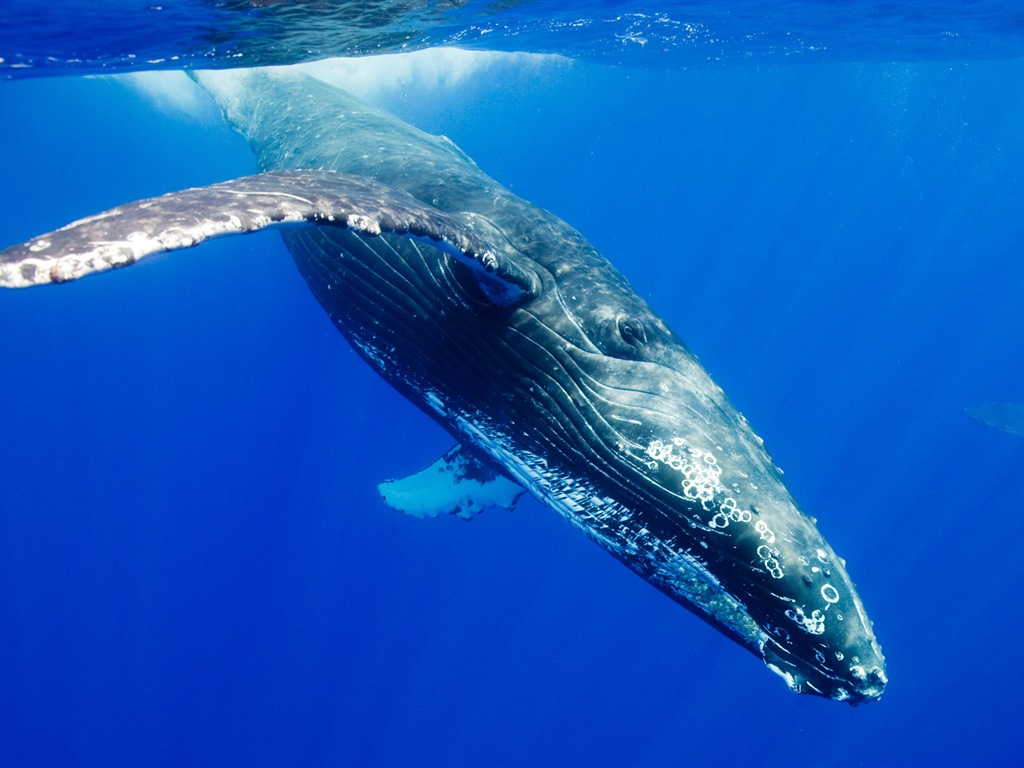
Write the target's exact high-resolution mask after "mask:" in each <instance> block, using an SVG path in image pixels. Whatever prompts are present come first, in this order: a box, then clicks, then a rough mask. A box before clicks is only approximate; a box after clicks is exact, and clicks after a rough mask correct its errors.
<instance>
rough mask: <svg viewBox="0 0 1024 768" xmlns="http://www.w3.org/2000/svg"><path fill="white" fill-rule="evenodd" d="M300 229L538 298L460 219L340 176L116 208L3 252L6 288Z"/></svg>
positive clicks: (200, 190)
mask: <svg viewBox="0 0 1024 768" xmlns="http://www.w3.org/2000/svg"><path fill="white" fill-rule="evenodd" d="M300 224H306V225H319V226H330V227H339V228H342V229H351V230H354V231H357V232H361V233H363V234H366V235H370V236H373V235H379V234H381V233H382V232H393V233H397V234H401V235H405V236H408V237H411V238H416V239H420V240H427V241H429V242H431V244H432V245H434V246H436V247H438V248H441V249H442V250H444V251H445V252H447V253H448V254H449V255H451V256H453V257H454V258H456V259H457V260H458V261H460V262H462V263H463V264H465V265H467V266H469V267H470V268H471V269H472V270H473V272H474V273H475V274H476V275H477V279H478V280H479V281H480V283H481V287H482V288H483V289H484V291H485V293H486V294H487V295H488V296H489V297H491V298H492V300H494V301H495V303H498V304H503V305H514V304H519V303H521V302H523V301H525V300H527V299H528V298H530V297H531V296H532V295H533V294H534V293H535V291H536V289H537V285H538V283H537V278H536V276H535V275H533V274H531V273H530V272H529V271H528V270H526V269H524V268H523V267H521V266H520V265H518V264H516V263H515V262H513V261H512V260H511V259H510V258H508V257H507V256H506V255H504V254H503V253H501V252H500V251H499V250H497V249H495V248H493V247H492V246H491V244H490V243H488V242H487V241H485V240H484V239H483V238H481V237H480V236H479V235H478V234H477V233H476V232H474V231H473V229H472V228H470V227H469V226H468V225H466V224H464V223H462V222H461V221H459V220H458V219H456V218H454V217H452V216H450V215H448V214H446V213H444V212H442V211H440V210H438V209H436V208H433V207H432V206H429V205H425V204H423V203H421V202H420V201H418V200H417V199H416V198H414V197H412V196H411V195H409V194H407V193H405V192H402V191H400V190H396V189H393V188H391V187H388V186H385V185H383V184H378V183H376V182H372V181H369V180H367V179H363V178H359V177H356V176H349V175H346V174H342V173H335V172H333V171H271V172H268V173H261V174H257V175H255V176H246V177H244V178H240V179H235V180H234V181H227V182H224V183H222V184H214V185H212V186H209V187H196V188H194V189H187V190H184V191H182V192H173V193H171V194H167V195H163V196H162V197H153V198H149V199H147V200H139V201H137V202H134V203H128V204H127V205H122V206H119V207H117V208H111V209H110V210H108V211H104V212H103V213H99V214H96V215H95V216H90V217H88V218H85V219H80V220H79V221H76V222H74V223H72V224H69V225H67V226H66V227H63V228H62V229H58V230H56V231H55V232H51V233H49V234H46V235H40V236H39V237H36V238H33V239H32V240H29V241H28V242H25V243H21V244H19V245H14V246H11V247H10V248H7V249H6V250H3V251H0V287H5V288H25V287H28V286H33V285H44V284H46V283H63V282H67V281H69V280H76V279H78V278H80V277H84V276H85V275H89V274H92V273H94V272H103V271H106V270H109V269H115V268H117V267H125V266H128V265H130V264H134V263H135V262H137V261H139V260H140V259H142V258H145V257H146V256H151V255H153V254H157V253H163V252H166V251H175V250H180V249H182V248H191V247H193V246H195V245H199V243H201V242H203V241H204V240H207V239H209V238H212V237H218V236H221V235H235V234H247V233H250V232H256V231H259V230H262V229H266V228H268V227H274V226H281V225H300Z"/></svg>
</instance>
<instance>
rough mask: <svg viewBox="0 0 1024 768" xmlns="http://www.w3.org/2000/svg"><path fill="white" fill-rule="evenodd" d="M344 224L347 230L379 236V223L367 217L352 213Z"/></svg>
mask: <svg viewBox="0 0 1024 768" xmlns="http://www.w3.org/2000/svg"><path fill="white" fill-rule="evenodd" d="M345 223H346V224H347V225H348V227H349V229H354V230H356V231H357V232H365V233H366V234H368V235H379V234H380V222H378V221H375V220H374V219H371V218H370V217H369V216H364V215H363V214H359V213H353V214H350V215H349V216H348V218H346V219H345Z"/></svg>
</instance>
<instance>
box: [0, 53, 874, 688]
mask: <svg viewBox="0 0 1024 768" xmlns="http://www.w3.org/2000/svg"><path fill="white" fill-rule="evenodd" d="M195 77H196V79H197V81H198V82H199V83H200V85H202V86H203V87H204V88H205V89H206V90H207V91H208V92H210V93H211V94H212V96H213V97H214V99H215V100H216V101H217V103H218V104H219V105H220V107H221V109H222V111H223V112H224V114H225V117H226V119H227V120H228V121H229V122H230V124H231V125H232V126H233V127H234V128H235V129H236V130H237V131H238V132H239V133H241V134H242V135H243V136H244V137H245V138H246V139H247V141H248V142H249V145H250V147H251V148H252V150H253V152H254V153H255V155H256V157H257V159H258V163H259V167H260V169H261V173H259V174H257V175H255V176H250V177H246V178H241V179H235V180H232V181H227V182H224V183H221V184H216V185H213V186H209V187H204V188H197V189H190V190H185V191H181V192H174V193H170V194H168V195H165V196H163V197H158V198H152V199H149V200H143V201H138V202H134V203H129V204H127V205H123V206H120V207H118V208H114V209H111V210H109V211H106V212H103V213H100V214H98V215H95V216H92V217H89V218H86V219H82V220H80V221H77V222H74V223H72V224H69V225H68V226H66V227H64V228H62V229H60V230H57V231H55V232H51V233H48V234H45V235H41V236H39V237H36V238H34V239H32V240H29V241H27V242H25V243H21V244H18V245H13V246H11V247H9V248H7V249H6V250H4V251H2V252H0V286H5V287H12V288H18V287H28V286H36V285H43V284H47V283H61V282H65V281H68V280H74V279H77V278H80V277H82V276H85V275H88V274H91V273H94V272H102V271H105V270H109V269H112V268H117V267H124V266H128V265H131V264H133V263H136V262H138V261H139V260H141V259H144V258H146V257H148V256H149V255H151V254H156V253H161V252H166V251H173V250H177V249H182V248H189V247H192V246H195V245H198V244H200V243H201V242H203V241H204V240H206V239H209V238H212V237H216V236H223V235H232V234H240V233H247V232H253V231H257V230H262V229H266V228H271V227H273V228H277V229H279V231H280V233H281V235H282V237H283V238H284V241H285V243H286V245H287V247H288V250H289V251H290V253H291V254H292V256H293V258H294V260H295V263H296V265H297V267H298V269H299V271H300V272H301V274H302V276H303V277H304V278H305V280H306V282H307V284H308V285H309V288H310V289H311V291H312V293H313V294H314V296H315V297H316V299H317V301H318V302H319V303H320V305H321V306H322V307H323V309H324V310H325V312H326V313H327V314H328V316H329V317H330V319H331V320H332V321H333V323H334V324H335V326H336V327H337V328H338V330H339V331H340V332H341V333H342V335H343V336H344V337H345V338H346V339H347V340H348V341H349V342H350V343H351V344H352V346H353V347H354V348H355V350H356V351H357V352H358V353H359V355H360V356H361V357H362V358H363V359H364V360H365V361H366V362H367V363H368V364H369V365H370V366H371V367H372V368H373V369H374V370H375V371H377V373H379V374H380V375H381V376H382V377H383V378H384V379H385V380H386V381H387V382H388V383H390V384H391V385H392V386H393V387H395V388H396V389H397V390H398V391H399V392H401V393H402V394H403V395H404V396H405V397H407V398H408V399H409V400H410V401H412V402H413V403H415V404H416V405H417V406H419V407H420V408H421V409H422V410H423V411H424V412H426V413H427V414H428V415H429V416H431V417H432V418H434V419H435V420H436V421H437V422H438V423H440V424H441V425H442V426H443V427H444V428H445V429H446V430H447V431H448V432H449V433H450V434H451V435H452V436H453V437H454V438H455V439H456V440H457V441H458V444H457V446H456V447H455V448H453V449H452V450H451V451H449V452H448V453H447V454H446V455H445V456H443V457H441V459H439V460H438V462H436V463H435V464H434V465H432V466H431V467H428V468H426V469H425V470H423V471H422V472H420V473H418V474H417V475H414V476H413V477H410V478H406V479H404V480H398V481H392V482H388V483H384V484H382V485H381V487H380V491H381V495H382V496H383V498H384V500H385V501H386V502H387V503H388V504H390V505H391V506H393V507H395V508H397V509H399V510H401V511H404V512H406V513H408V514H411V515H416V516H420V517H427V516H434V515H437V514H440V513H443V512H450V513H452V514H456V515H459V516H461V517H467V518H468V517H472V516H473V515H475V514H478V513H480V512H481V511H482V510H484V509H486V508H488V507H495V506H498V507H506V508H511V507H513V506H514V505H515V503H516V500H517V499H518V498H519V496H520V495H521V494H522V493H524V492H529V493H530V494H532V495H533V496H534V497H536V498H537V499H538V500H539V501H540V502H541V503H543V504H544V505H546V506H547V507H549V508H550V509H552V510H553V511H555V512H556V513H558V514H559V515H561V516H562V517H563V518H564V519H565V520H566V521H568V522H569V523H570V524H571V525H572V526H574V527H575V528H576V529H578V530H579V531H580V532H581V533H583V534H584V535H585V536H587V537H588V538H589V539H591V540H592V541H594V542H596V543H597V544H598V545H600V546H601V547H603V548H604V549H605V550H607V551H608V552H609V553H611V554H612V555H613V556H614V557H616V558H617V559H618V560H620V561H621V562H622V563H624V564H625V565H626V566H628V567H629V568H630V569H632V570H633V571H634V572H636V573H637V574H638V575H639V576H641V577H642V578H643V579H645V580H646V581H648V582H649V583H651V584H652V585H654V586H655V587H657V588H658V589H659V590H661V591H662V592H664V593H665V594H666V595H668V596H669V597H671V598H672V599H674V600H675V601H677V602H678V603H679V604H681V605H682V606H684V607H686V608H687V609H689V610H691V611H692V612H694V613H695V614H696V615H697V616H699V617H700V618H702V619H704V620H705V621H706V622H708V623H709V624H711V625H712V626H714V627H715V628H717V629H718V630H719V631H721V632H722V633H724V634H725V635H726V636H728V637H730V638H731V639H732V640H734V641H736V642H737V643H739V644H740V645H742V646H743V647H745V648H747V649H748V650H749V651H750V652H752V653H754V654H755V655H756V656H758V657H759V658H761V659H762V660H763V661H764V662H765V664H766V665H767V666H768V667H769V668H770V669H771V670H773V671H774V672H776V673H777V674H778V675H780V676H781V677H782V678H783V679H784V680H785V682H786V683H787V684H788V686H789V687H790V688H791V689H792V690H793V691H796V692H799V693H808V694H814V695H819V696H824V697H827V698H831V699H835V700H840V701H847V702H850V703H852V704H858V703H861V702H865V701H870V700H874V699H877V698H879V697H880V696H881V695H882V692H883V690H884V687H885V684H886V682H887V678H886V673H885V661H884V658H883V656H882V652H881V649H880V647H879V645H878V642H877V641H876V638H875V635H874V632H873V629H872V625H871V622H870V621H869V619H868V617H867V614H866V612H865V609H864V606H863V604H862V602H861V599H860V597H859V596H858V594H857V591H856V589H855V587H854V585H853V582H852V581H851V579H850V576H849V575H848V573H847V570H846V566H845V563H844V561H843V560H842V559H841V558H840V557H838V556H837V555H836V554H835V552H834V551H833V550H832V548H831V547H830V546H829V544H828V543H827V542H826V541H825V540H824V538H823V537H822V535H821V534H820V533H819V531H818V529H817V527H816V525H815V522H814V520H813V519H812V518H810V517H809V516H808V515H806V514H804V513H803V512H802V511H801V510H800V508H799V507H798V506H797V504H796V503H795V501H794V500H793V498H792V497H791V495H790V493H789V491H788V490H787V488H786V486H785V485H784V483H783V480H782V473H781V472H780V471H779V470H778V469H777V468H776V467H775V465H774V464H773V462H772V460H771V458H770V457H769V455H768V453H767V452H766V451H765V449H764V447H763V443H762V441H761V439H760V438H759V437H758V436H757V435H756V434H755V433H754V432H753V430H752V429H751V427H750V425H749V424H748V422H747V421H746V419H745V418H744V417H743V416H742V415H741V414H740V413H739V412H738V411H737V410H736V408H735V407H734V406H733V405H732V404H731V403H730V401H729V400H728V399H727V398H726V396H725V394H724V393H723V392H722V390H721V389H720V388H719V387H718V386H717V385H716V384H715V383H714V381H713V380H712V379H711V378H710V376H709V375H708V374H707V373H706V372H705V371H704V369H703V368H702V367H701V366H700V364H699V363H698V361H697V359H696V357H695V356H694V355H693V354H692V353H691V352H690V350H689V349H688V348H687V347H686V345H685V344H684V343H683V341H682V340H681V339H680V338H679V337H678V336H677V335H676V334H675V333H674V332H673V331H672V330H671V329H670V328H669V327H668V326H667V325H666V324H665V322H664V321H663V320H662V319H661V318H660V317H659V316H658V315H657V314H656V313H655V312H654V311H653V310H652V309H651V308H650V307H649V306H648V305H647V304H646V303H645V302H644V300H643V299H642V298H640V297H639V296H638V295H637V294H636V292H635V291H634V290H633V289H632V288H631V287H630V285H629V283H628V282H627V280H626V279H625V278H624V277H623V276H622V274H620V273H619V272H618V271H617V270H616V269H615V268H614V267H613V266H612V265H611V264H610V263H609V262H608V261H607V260H606V259H605V258H604V257H603V256H602V255H601V254H599V253H598V252H597V251H596V250H595V249H594V248H593V246H591V245H590V243H589V242H588V241H587V240H586V239H585V238H584V237H583V236H582V235H581V234H580V233H579V232H577V231H576V230H575V229H573V228H572V227H571V226H570V225H569V224H567V223H566V222H564V221H562V220H561V219H559V218H557V217H556V216H554V215H553V214H551V213H549V212H547V211H545V210H542V209H540V208H538V207H537V206H534V205H532V204H530V203H529V202H527V201H525V200H522V199H520V198H518V197H516V196H515V195H513V194H512V193H511V192H510V191H509V190H507V189H505V188H504V187H503V186H501V185H500V184H499V183H498V182H497V181H495V180H493V179H492V178H490V177H489V176H487V175H486V174H485V173H484V172H483V171H481V170H480V169H479V168H478V167H477V166H476V165H475V164H474V163H473V161H472V160H471V159H470V158H469V157H467V156H466V155H465V154H464V153H463V152H462V151H461V150H459V149H458V147H456V146H455V145H454V144H453V143H452V142H451V141H449V140H447V139H445V138H443V137H437V136H431V135H428V134H426V133H423V132H421V131H419V130H418V129H416V128H414V127H412V126H410V125H407V124H405V123H403V122H401V121H400V120H398V119H396V118H394V117H393V116H391V115H389V114H387V113H385V112H383V111H381V110H378V109H376V108H374V107H372V106H370V105H368V104H365V103H363V102H361V101H359V100H358V99H356V98H354V97H353V96H351V95H349V94H347V93H346V92H344V91H341V90H339V89H337V88H334V87H331V86H328V85H326V84H325V83H322V82H320V81H318V80H315V79H313V78H310V77H308V76H305V75H300V74H297V73H294V72H290V71H283V70H267V71H265V70H240V71H236V72H224V73H213V72H210V73H199V74H197V75H195Z"/></svg>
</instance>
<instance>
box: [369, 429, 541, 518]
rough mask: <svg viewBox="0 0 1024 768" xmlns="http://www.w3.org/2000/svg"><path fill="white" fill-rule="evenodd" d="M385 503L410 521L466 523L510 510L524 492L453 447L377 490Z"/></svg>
mask: <svg viewBox="0 0 1024 768" xmlns="http://www.w3.org/2000/svg"><path fill="white" fill-rule="evenodd" d="M377 488H378V489H379V490H380V495H381V497H382V498H383V499H384V501H385V503H386V504H387V505H388V506H389V507H391V508H393V509H397V510H398V511H399V512H402V513H404V514H406V515H409V516H410V517H421V518H422V517H439V516H440V515H446V514H447V515H457V516H458V517H461V518H462V519H464V520H469V519H471V518H473V517H475V516H476V515H478V514H480V513H481V512H483V511H484V510H485V509H489V508H491V507H501V508H504V509H509V510H511V509H513V508H514V507H515V505H516V501H517V500H518V499H519V497H520V496H522V495H523V493H524V491H523V488H522V487H521V486H520V485H518V484H517V483H515V482H513V481H512V480H509V479H508V478H507V477H505V476H504V475H503V474H501V473H499V472H498V471H497V470H496V469H494V467H492V466H491V465H490V464H488V463H486V462H485V461H483V460H482V459H481V458H479V456H478V455H477V454H476V453H475V452H473V451H471V450H469V449H466V448H464V447H463V446H462V445H456V446H455V447H454V448H452V449H451V450H450V451H448V453H446V454H445V455H444V456H442V457H441V458H440V459H438V460H437V461H435V462H434V463H433V464H431V465H430V466H429V467H427V468H426V469H424V470H423V471H421V472H417V473H416V474H414V475H410V476H409V477H406V478H403V479H401V480H388V481H387V482H384V483H381V484H380V485H378V486H377Z"/></svg>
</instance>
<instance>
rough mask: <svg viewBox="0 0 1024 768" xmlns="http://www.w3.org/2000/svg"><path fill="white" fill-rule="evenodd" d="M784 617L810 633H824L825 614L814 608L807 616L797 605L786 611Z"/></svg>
mask: <svg viewBox="0 0 1024 768" xmlns="http://www.w3.org/2000/svg"><path fill="white" fill-rule="evenodd" d="M786 618H788V619H790V620H791V621H793V622H794V623H795V624H796V625H797V626H798V627H800V629H802V630H803V631H804V632H806V633H808V634H810V635H823V634H825V614H823V613H822V612H821V611H819V610H818V609H817V608H815V609H814V610H813V611H811V615H810V616H808V615H807V614H806V613H805V612H804V609H803V608H801V607H800V606H799V605H798V606H796V607H795V608H792V609H790V610H787V611H786Z"/></svg>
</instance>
